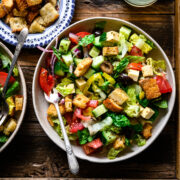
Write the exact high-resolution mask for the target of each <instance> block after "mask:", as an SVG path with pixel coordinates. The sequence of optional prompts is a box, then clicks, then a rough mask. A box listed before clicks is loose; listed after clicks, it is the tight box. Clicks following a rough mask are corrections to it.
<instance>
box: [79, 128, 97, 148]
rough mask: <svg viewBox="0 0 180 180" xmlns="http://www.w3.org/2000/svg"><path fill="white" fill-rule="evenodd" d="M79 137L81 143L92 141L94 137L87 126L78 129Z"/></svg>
mask: <svg viewBox="0 0 180 180" xmlns="http://www.w3.org/2000/svg"><path fill="white" fill-rule="evenodd" d="M77 135H78V138H79V144H81V145H82V144H86V143H87V142H91V141H92V140H93V139H94V137H93V136H90V134H89V131H88V129H87V128H85V129H83V130H82V131H78V133H77Z"/></svg>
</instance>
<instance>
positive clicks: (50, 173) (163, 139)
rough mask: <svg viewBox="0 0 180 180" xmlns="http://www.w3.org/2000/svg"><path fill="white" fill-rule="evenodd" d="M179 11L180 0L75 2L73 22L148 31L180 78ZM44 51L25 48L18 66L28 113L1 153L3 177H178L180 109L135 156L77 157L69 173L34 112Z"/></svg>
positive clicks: (179, 97) (61, 152) (96, 0)
mask: <svg viewBox="0 0 180 180" xmlns="http://www.w3.org/2000/svg"><path fill="white" fill-rule="evenodd" d="M179 13H180V0H176V1H175V0H158V2H157V3H155V4H154V5H152V6H150V7H147V8H134V7H131V6H129V5H128V4H126V3H125V2H124V1H123V0H76V10H75V14H74V18H73V21H72V23H73V22H76V21H78V20H81V19H84V18H88V17H95V16H107V17H116V18H121V19H125V20H128V21H130V22H132V23H134V24H136V25H138V26H139V27H140V28H142V29H143V30H145V31H146V32H147V33H149V34H150V35H151V36H152V37H153V38H154V39H155V40H156V41H157V42H158V43H159V44H160V45H161V46H162V48H163V49H164V50H165V52H166V54H167V55H168V57H169V59H170V61H171V64H172V66H173V69H174V71H175V72H176V77H180V68H179V67H180V55H179V52H180V23H179V21H180V20H179V19H180V14H179ZM178 40H179V41H178ZM3 43H4V42H3ZM6 45H7V46H8V47H9V48H10V49H11V50H12V52H13V51H14V47H12V46H10V45H8V44H6ZM175 53H176V56H175ZM40 54H41V52H40V51H38V50H36V49H32V50H31V49H24V50H23V52H22V53H21V55H20V58H19V64H20V65H21V67H22V70H23V72H24V75H25V78H26V82H27V89H28V104H27V112H26V115H25V119H24V122H23V125H22V126H21V129H20V131H19V133H18V135H17V136H16V138H15V139H14V141H13V142H12V144H11V145H10V146H9V147H8V149H7V150H6V151H4V152H3V153H2V154H1V155H0V177H1V178H2V179H4V178H25V177H26V178H32V177H33V178H37V179H38V178H45V180H47V179H46V178H48V177H51V178H60V177H61V178H62V179H68V178H77V179H80V178H85V180H87V179H86V178H93V179H94V178H104V179H106V178H110V179H113V178H114V179H129V178H136V179H175V178H176V177H178V178H180V173H178V176H177V175H176V172H180V166H179V164H180V155H179V154H180V141H179V136H180V131H177V127H179V126H180V119H178V117H179V113H178V111H179V112H180V108H179V107H178V108H175V109H174V112H173V113H172V115H171V118H170V120H169V122H168V124H167V125H166V127H165V129H164V130H163V132H162V133H161V135H160V136H159V137H158V138H157V140H156V141H155V142H154V143H153V144H152V145H151V146H150V147H149V148H148V149H147V150H146V151H144V152H143V153H141V154H140V155H138V156H137V157H134V158H132V159H129V160H127V161H124V162H120V163H114V164H95V163H89V162H86V161H83V160H79V163H80V167H81V170H80V173H79V174H78V175H77V176H74V175H71V173H70V172H69V170H68V164H67V161H66V154H65V152H64V151H63V150H61V149H59V148H58V147H57V146H56V145H55V144H54V143H53V142H52V141H51V140H50V139H49V138H48V137H47V136H46V134H45V133H44V131H43V130H42V128H41V127H40V125H39V123H38V121H37V118H36V116H35V113H34V110H33V105H32V96H31V92H32V78H33V73H34V69H35V66H36V63H37V61H38V59H39V57H40ZM179 88H180V81H179V79H178V78H177V94H179ZM178 100H180V96H178V98H177V103H176V104H177V105H178ZM178 120H179V124H178V123H177V122H178ZM177 132H178V133H177ZM177 134H178V136H177ZM177 137H178V138H177ZM177 140H178V141H177ZM176 144H177V146H176ZM176 147H177V151H176ZM176 152H177V153H176ZM176 154H177V155H176Z"/></svg>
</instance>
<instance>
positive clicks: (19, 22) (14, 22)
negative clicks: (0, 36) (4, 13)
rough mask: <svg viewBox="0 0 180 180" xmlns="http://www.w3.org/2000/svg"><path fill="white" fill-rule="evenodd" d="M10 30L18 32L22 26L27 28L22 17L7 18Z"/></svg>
mask: <svg viewBox="0 0 180 180" xmlns="http://www.w3.org/2000/svg"><path fill="white" fill-rule="evenodd" d="M9 23H10V27H11V29H12V32H13V33H14V32H20V31H21V30H22V29H23V28H27V23H26V21H25V19H24V18H21V17H15V18H10V20H9Z"/></svg>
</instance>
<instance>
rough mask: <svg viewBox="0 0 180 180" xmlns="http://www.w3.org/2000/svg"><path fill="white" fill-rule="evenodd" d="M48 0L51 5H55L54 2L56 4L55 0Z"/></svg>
mask: <svg viewBox="0 0 180 180" xmlns="http://www.w3.org/2000/svg"><path fill="white" fill-rule="evenodd" d="M49 2H50V3H51V4H52V5H53V6H56V4H57V0H49Z"/></svg>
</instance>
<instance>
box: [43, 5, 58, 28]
mask: <svg viewBox="0 0 180 180" xmlns="http://www.w3.org/2000/svg"><path fill="white" fill-rule="evenodd" d="M40 15H41V16H42V18H43V20H44V22H45V24H46V26H48V25H50V24H52V23H53V22H54V21H55V20H56V19H58V17H59V14H58V12H57V11H56V9H55V7H54V6H53V5H52V4H51V3H47V4H46V5H45V6H43V7H42V8H41V9H40Z"/></svg>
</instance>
